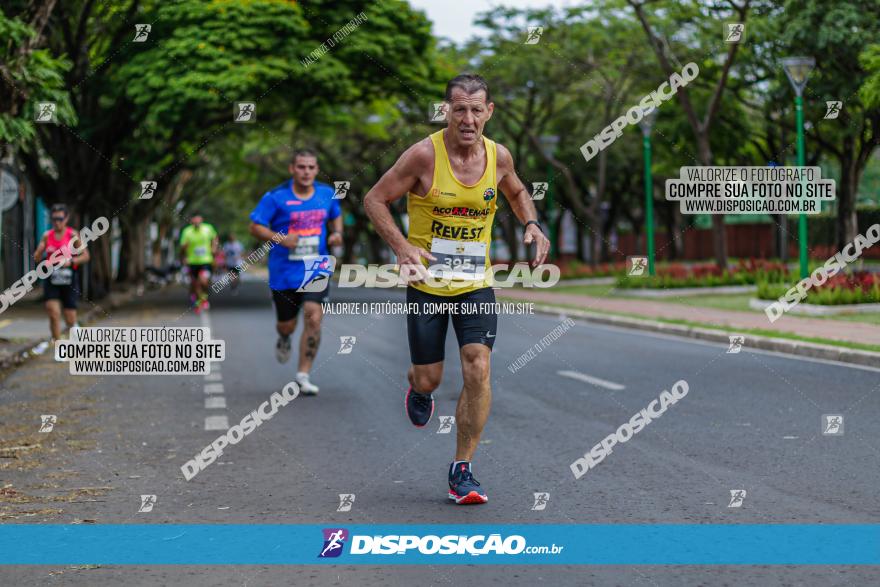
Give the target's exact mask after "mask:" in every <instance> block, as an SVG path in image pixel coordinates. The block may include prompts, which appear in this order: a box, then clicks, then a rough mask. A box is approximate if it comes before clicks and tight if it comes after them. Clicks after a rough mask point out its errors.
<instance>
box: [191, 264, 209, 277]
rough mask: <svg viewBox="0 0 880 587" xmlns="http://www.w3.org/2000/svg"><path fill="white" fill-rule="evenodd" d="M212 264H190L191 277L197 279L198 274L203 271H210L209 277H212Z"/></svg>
mask: <svg viewBox="0 0 880 587" xmlns="http://www.w3.org/2000/svg"><path fill="white" fill-rule="evenodd" d="M211 269H212V267H211V265H207V264H206V265H189V278H190V279H197V278H198V276H199V275H200V274H201V273H202V271H207V272H208V277H211Z"/></svg>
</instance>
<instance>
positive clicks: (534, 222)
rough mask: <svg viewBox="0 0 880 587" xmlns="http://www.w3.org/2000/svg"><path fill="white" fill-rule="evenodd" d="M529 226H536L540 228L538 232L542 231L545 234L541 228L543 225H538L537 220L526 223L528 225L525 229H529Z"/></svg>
mask: <svg viewBox="0 0 880 587" xmlns="http://www.w3.org/2000/svg"><path fill="white" fill-rule="evenodd" d="M529 224H534V225H535V226H537V227H538V230H540V231H541V232H544V229H543V228H541V225H540V224H538V221H537V220H529V221H528V222H526V225H525V226H524V227H523V228H528V227H529Z"/></svg>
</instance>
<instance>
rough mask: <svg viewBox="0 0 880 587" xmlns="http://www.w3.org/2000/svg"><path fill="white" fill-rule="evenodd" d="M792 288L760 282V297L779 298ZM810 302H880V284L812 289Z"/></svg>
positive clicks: (823, 304)
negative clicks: (857, 287)
mask: <svg viewBox="0 0 880 587" xmlns="http://www.w3.org/2000/svg"><path fill="white" fill-rule="evenodd" d="M790 288H791V286H790V285H786V284H784V283H767V282H761V283H759V284H758V299H761V300H778V299H779V298H781V297H782V296H784V295H785V292H787V291H788V290H789V289H790ZM804 301H805V302H806V303H808V304H817V305H820V306H839V305H841V304H880V286H874V287H873V288H871V289H868V290H864V289H847V288H841V287H830V288H818V289H811V290H809V291H808V292H807V299H806V300H804Z"/></svg>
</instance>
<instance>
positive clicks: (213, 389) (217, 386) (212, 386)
mask: <svg viewBox="0 0 880 587" xmlns="http://www.w3.org/2000/svg"><path fill="white" fill-rule="evenodd" d="M205 393H223V384H222V383H206V384H205Z"/></svg>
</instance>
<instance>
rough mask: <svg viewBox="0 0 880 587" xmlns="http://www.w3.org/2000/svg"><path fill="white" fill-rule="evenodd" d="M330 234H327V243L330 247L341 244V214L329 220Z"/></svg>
mask: <svg viewBox="0 0 880 587" xmlns="http://www.w3.org/2000/svg"><path fill="white" fill-rule="evenodd" d="M328 224H329V225H330V234H329V235H328V236H327V245H328V246H330V247H338V246H341V245H342V214H340V215H339V216H337V217H336V218H334V219H333V220H331V221H330V222H329V223H328Z"/></svg>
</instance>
